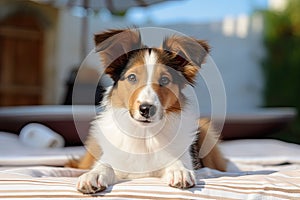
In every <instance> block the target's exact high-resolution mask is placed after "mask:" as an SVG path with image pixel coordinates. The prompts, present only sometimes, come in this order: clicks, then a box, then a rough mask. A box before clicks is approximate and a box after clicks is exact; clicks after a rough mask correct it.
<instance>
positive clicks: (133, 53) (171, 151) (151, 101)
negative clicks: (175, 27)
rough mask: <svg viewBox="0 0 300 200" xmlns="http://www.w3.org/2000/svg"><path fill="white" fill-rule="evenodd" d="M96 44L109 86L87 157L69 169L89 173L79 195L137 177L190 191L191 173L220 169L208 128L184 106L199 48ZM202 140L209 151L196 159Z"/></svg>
mask: <svg viewBox="0 0 300 200" xmlns="http://www.w3.org/2000/svg"><path fill="white" fill-rule="evenodd" d="M95 44H96V48H95V49H96V51H97V52H99V55H100V58H101V59H102V63H103V65H104V67H105V73H106V74H107V75H109V76H110V77H111V78H112V80H113V82H114V84H113V86H111V87H110V88H108V90H107V92H106V93H105V95H104V96H105V97H104V99H103V102H102V106H103V111H102V112H101V114H100V115H99V116H97V117H96V119H95V120H94V121H93V122H92V123H91V128H90V132H89V136H88V138H87V141H86V148H87V153H86V155H85V156H84V157H83V158H82V159H81V160H80V161H79V162H78V163H76V166H77V167H78V168H82V169H90V170H89V171H88V172H87V173H85V174H83V175H81V176H80V177H79V179H78V183H77V189H78V190H79V191H81V192H82V193H87V194H88V193H96V192H99V191H102V190H105V189H106V188H107V187H108V186H109V185H112V184H115V183H117V182H118V181H119V180H121V179H134V178H141V177H160V178H162V181H164V182H166V184H168V185H169V186H171V187H176V188H190V187H193V186H194V185H195V184H196V180H195V175H194V171H193V170H194V169H198V168H201V167H210V168H214V169H218V170H221V171H224V170H225V169H226V160H225V159H224V158H223V157H222V154H221V153H220V151H219V149H218V147H217V145H216V144H217V138H216V136H215V135H213V134H211V133H209V132H208V128H209V121H208V120H205V119H201V120H200V119H199V115H198V114H197V110H198V108H197V106H195V104H196V100H195V99H193V98H191V96H192V95H191V93H192V92H191V91H192V90H191V88H192V87H191V85H193V84H194V82H195V78H196V75H197V73H198V70H199V69H200V66H201V64H202V63H203V62H204V59H205V57H206V55H207V53H208V51H209V46H208V44H207V43H206V42H205V41H202V40H196V39H193V38H189V37H184V36H170V37H168V38H165V39H164V41H163V43H162V46H161V47H156V48H154V47H147V46H145V45H144V44H143V43H142V41H141V35H140V33H139V31H138V30H137V29H124V30H108V31H106V32H103V33H100V34H96V35H95ZM204 139H205V141H207V142H209V143H211V144H212V145H211V147H212V148H211V150H210V151H209V152H208V153H206V154H205V155H200V149H201V146H202V143H203V141H204ZM204 152H205V151H204ZM73 166H74V163H73Z"/></svg>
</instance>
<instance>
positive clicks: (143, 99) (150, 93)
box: [137, 51, 161, 121]
mask: <svg viewBox="0 0 300 200" xmlns="http://www.w3.org/2000/svg"><path fill="white" fill-rule="evenodd" d="M144 63H145V69H146V70H147V81H146V85H145V86H144V88H143V89H142V90H141V92H140V94H139V95H138V99H137V101H138V102H139V103H140V104H145V103H147V104H151V105H154V106H156V108H157V112H156V113H155V115H154V116H153V120H154V121H157V120H159V117H160V115H161V104H160V101H159V98H158V96H157V94H156V92H155V91H154V90H153V88H152V84H153V83H154V80H153V77H154V73H155V67H156V64H157V55H156V53H155V52H153V51H150V53H149V51H145V55H144Z"/></svg>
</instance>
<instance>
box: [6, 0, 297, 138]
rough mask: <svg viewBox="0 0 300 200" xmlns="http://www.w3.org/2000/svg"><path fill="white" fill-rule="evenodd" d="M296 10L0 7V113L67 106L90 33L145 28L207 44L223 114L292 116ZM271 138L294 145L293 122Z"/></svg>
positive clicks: (187, 5) (190, 2)
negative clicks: (267, 111)
mask: <svg viewBox="0 0 300 200" xmlns="http://www.w3.org/2000/svg"><path fill="white" fill-rule="evenodd" d="M299 8H300V1H299V0H232V1H230V3H229V1H226V0H210V1H203V0H177V1H167V0H125V1H123V0H0V107H8V106H9V107H10V106H28V105H64V104H65V105H67V104H71V103H72V102H71V99H70V98H71V96H70V95H71V92H72V86H73V84H74V77H75V76H76V73H77V69H78V67H79V66H80V64H81V63H82V61H83V59H84V58H85V57H86V55H87V54H88V53H89V52H90V51H91V50H92V49H93V35H94V33H97V32H101V31H103V30H106V29H108V28H124V27H132V26H138V27H149V26H150V27H151V26H152V27H163V28H168V29H172V30H176V31H179V32H181V33H183V34H186V35H189V36H193V37H195V38H199V39H204V40H207V41H208V42H209V44H210V45H211V47H212V51H211V54H210V55H211V57H212V59H213V61H214V62H215V63H216V65H217V66H218V68H219V70H220V73H221V75H222V78H223V81H224V84H225V89H226V94H227V109H228V111H229V113H230V112H231V111H232V112H235V111H240V110H247V111H248V110H251V109H257V108H262V107H294V108H296V111H299V110H300V98H299V97H300V92H299V91H300V79H299V77H300V10H299ZM87 65H91V70H86V72H85V73H84V74H85V75H84V76H83V77H82V78H81V79H80V80H81V81H82V83H83V85H88V83H89V81H91V79H96V80H97V79H98V76H97V75H96V76H95V74H96V73H95V71H94V70H95V69H94V68H95V66H96V67H97V66H99V61H98V60H97V59H96V60H91V61H89V62H87ZM101 84H104V85H105V84H106V83H100V84H99V88H98V90H97V91H98V92H99V91H100V92H99V95H97V96H100V95H101V91H102V86H103V85H101ZM84 90H86V88H85V89H83V91H84ZM83 96H84V95H83ZM82 104H84V101H83V102H82ZM283 120H285V119H283ZM278 123H280V122H278ZM270 137H275V138H280V139H283V140H286V141H291V142H296V143H300V120H299V118H296V119H295V120H293V122H292V124H291V125H290V126H289V127H288V130H286V129H285V130H284V132H282V131H280V132H276V133H275V134H272V135H271V136H270Z"/></svg>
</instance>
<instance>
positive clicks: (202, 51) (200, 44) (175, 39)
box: [162, 36, 210, 84]
mask: <svg viewBox="0 0 300 200" xmlns="http://www.w3.org/2000/svg"><path fill="white" fill-rule="evenodd" d="M162 47H163V49H164V50H166V51H169V52H171V53H174V54H175V59H178V60H182V62H181V63H182V65H181V66H180V69H178V70H179V71H181V72H182V74H183V76H184V77H185V78H186V80H187V81H188V82H189V83H190V84H193V83H194V82H195V77H196V75H197V72H198V70H199V69H200V67H201V64H202V63H203V62H204V61H205V57H206V56H207V54H208V53H209V50H210V47H209V45H208V44H207V42H206V41H204V40H196V39H194V38H190V37H185V36H171V37H169V38H166V39H165V40H164V42H163V46H162Z"/></svg>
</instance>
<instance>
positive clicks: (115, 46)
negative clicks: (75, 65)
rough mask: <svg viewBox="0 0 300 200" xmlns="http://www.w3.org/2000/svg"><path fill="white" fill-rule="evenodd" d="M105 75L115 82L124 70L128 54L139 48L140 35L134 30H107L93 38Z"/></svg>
mask: <svg viewBox="0 0 300 200" xmlns="http://www.w3.org/2000/svg"><path fill="white" fill-rule="evenodd" d="M94 40H95V45H96V48H95V49H96V52H99V54H100V58H101V60H102V63H103V65H104V67H105V71H104V72H105V73H106V74H108V75H110V77H111V78H112V79H113V80H114V81H115V82H116V81H118V80H119V78H120V75H121V73H122V71H123V69H124V68H125V66H126V64H127V62H128V58H129V53H130V52H131V51H133V50H136V49H139V48H141V37H140V33H139V32H138V31H137V30H134V29H124V30H108V31H106V32H102V33H100V34H96V35H95V37H94Z"/></svg>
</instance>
